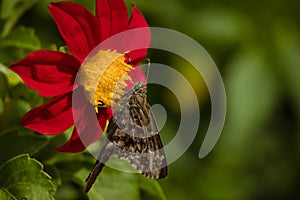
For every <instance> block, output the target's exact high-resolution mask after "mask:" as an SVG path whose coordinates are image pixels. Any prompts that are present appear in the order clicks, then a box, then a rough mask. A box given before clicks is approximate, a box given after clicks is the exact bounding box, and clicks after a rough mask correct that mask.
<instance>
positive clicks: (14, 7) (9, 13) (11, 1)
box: [0, 0, 38, 37]
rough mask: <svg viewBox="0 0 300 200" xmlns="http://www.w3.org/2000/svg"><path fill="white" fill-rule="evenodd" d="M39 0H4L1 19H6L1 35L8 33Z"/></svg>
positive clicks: (0, 14) (0, 13) (0, 12)
mask: <svg viewBox="0 0 300 200" xmlns="http://www.w3.org/2000/svg"><path fill="white" fill-rule="evenodd" d="M37 2H38V0H30V1H28V0H2V1H1V11H0V19H1V20H3V21H4V25H3V29H2V32H1V36H2V37H4V36H6V35H8V34H9V33H10V31H11V29H12V28H13V27H14V26H15V24H16V23H17V22H18V20H19V19H20V17H21V16H22V15H23V14H24V13H25V12H26V11H27V10H29V9H30V8H31V7H32V6H33V5H34V4H35V3H37Z"/></svg>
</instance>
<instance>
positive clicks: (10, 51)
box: [0, 26, 41, 65]
mask: <svg viewBox="0 0 300 200" xmlns="http://www.w3.org/2000/svg"><path fill="white" fill-rule="evenodd" d="M40 48H41V44H40V41H39V39H38V38H37V36H36V35H35V31H34V29H33V28H28V27H24V26H18V27H16V28H15V29H13V31H12V32H11V33H10V34H9V35H8V36H7V37H5V38H2V39H0V60H1V62H2V63H4V64H8V65H9V64H10V63H11V62H13V61H14V62H15V61H18V60H20V59H21V58H23V57H24V56H26V55H27V54H29V53H30V52H32V51H34V50H38V49H40Z"/></svg>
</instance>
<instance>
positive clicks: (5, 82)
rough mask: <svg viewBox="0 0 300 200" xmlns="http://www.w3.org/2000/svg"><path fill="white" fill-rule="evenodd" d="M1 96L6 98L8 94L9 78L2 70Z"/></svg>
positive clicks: (0, 75) (0, 79)
mask: <svg viewBox="0 0 300 200" xmlns="http://www.w3.org/2000/svg"><path fill="white" fill-rule="evenodd" d="M0 86H1V87H0V98H2V99H4V97H6V96H7V94H8V90H9V89H8V80H7V77H6V75H5V74H4V73H2V72H1V71H0Z"/></svg>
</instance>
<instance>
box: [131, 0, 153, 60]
mask: <svg viewBox="0 0 300 200" xmlns="http://www.w3.org/2000/svg"><path fill="white" fill-rule="evenodd" d="M144 27H147V29H142V30H141V31H137V32H136V34H133V35H132V36H131V38H132V40H128V41H131V42H132V43H134V42H135V43H140V44H141V46H146V47H147V48H143V49H138V50H134V51H131V52H129V53H128V55H129V56H130V58H131V60H132V62H133V64H136V63H139V62H140V61H142V60H143V59H144V58H145V56H146V55H147V50H148V47H149V46H150V42H151V33H150V29H149V28H148V24H147V21H146V20H145V18H144V16H143V14H142V13H141V12H140V11H139V10H138V9H137V8H136V6H135V4H132V15H131V17H130V20H129V23H128V27H127V29H128V30H130V29H135V28H144Z"/></svg>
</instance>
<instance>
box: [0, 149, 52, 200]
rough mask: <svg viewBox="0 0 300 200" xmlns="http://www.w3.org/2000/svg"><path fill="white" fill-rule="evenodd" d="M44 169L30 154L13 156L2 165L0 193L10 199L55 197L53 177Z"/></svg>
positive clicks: (45, 199)
mask: <svg viewBox="0 0 300 200" xmlns="http://www.w3.org/2000/svg"><path fill="white" fill-rule="evenodd" d="M42 169H43V165H42V164H41V163H40V162H38V161H37V160H35V159H32V158H30V157H29V155H28V154H24V155H19V156H16V157H14V158H12V159H11V160H9V161H7V162H6V163H4V164H3V165H2V166H1V167H0V189H1V190H2V191H1V193H0V194H1V195H3V196H4V195H5V194H4V193H6V196H7V197H9V198H10V199H43V200H47V199H54V198H53V197H52V196H51V195H50V192H53V191H54V187H53V184H52V182H51V177H50V176H49V175H48V174H46V173H45V172H44V171H42ZM3 191H4V192H3ZM8 192H9V193H8ZM1 199H2V198H1Z"/></svg>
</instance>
